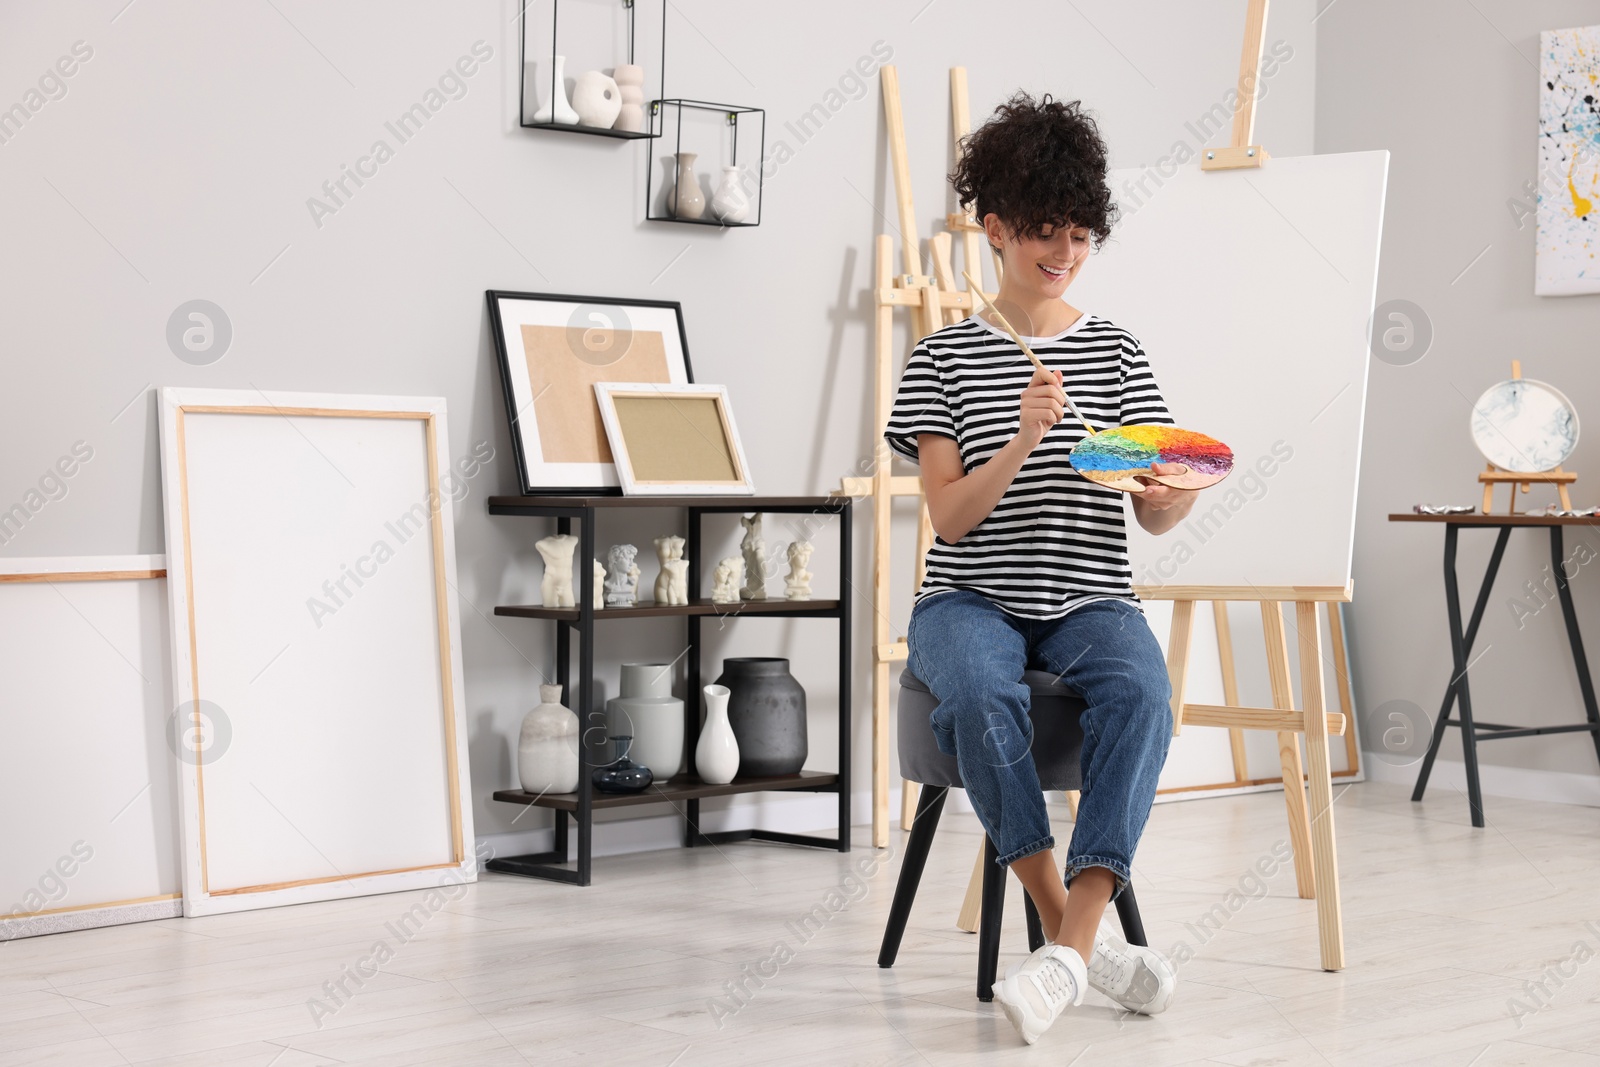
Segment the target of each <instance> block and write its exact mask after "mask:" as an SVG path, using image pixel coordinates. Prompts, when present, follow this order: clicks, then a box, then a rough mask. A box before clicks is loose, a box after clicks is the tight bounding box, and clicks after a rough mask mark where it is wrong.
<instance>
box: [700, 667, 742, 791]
mask: <svg viewBox="0 0 1600 1067" xmlns="http://www.w3.org/2000/svg"><path fill="white" fill-rule="evenodd" d="M705 695H706V719H705V722H703V723H701V724H700V743H699V744H697V745H695V747H694V769H695V773H697V774H698V775H699V776H700V780H701V781H702V782H705V783H706V784H708V785H727V784H728V783H729V782H731V781H733V776H734V775H736V774H738V773H739V741H738V739H737V738H735V737H734V736H733V727H732V725H730V724H729V722H728V687H727V686H725V685H708V686H706V687H705Z"/></svg>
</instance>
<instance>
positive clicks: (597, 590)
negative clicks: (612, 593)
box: [593, 560, 606, 608]
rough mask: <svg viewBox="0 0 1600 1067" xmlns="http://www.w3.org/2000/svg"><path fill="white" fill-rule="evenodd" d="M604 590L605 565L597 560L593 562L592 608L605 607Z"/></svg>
mask: <svg viewBox="0 0 1600 1067" xmlns="http://www.w3.org/2000/svg"><path fill="white" fill-rule="evenodd" d="M605 589H606V568H605V564H603V563H601V562H600V561H599V560H595V561H594V593H593V596H594V606H595V607H597V608H603V607H605V606H606V599H605Z"/></svg>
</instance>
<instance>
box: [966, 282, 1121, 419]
mask: <svg viewBox="0 0 1600 1067" xmlns="http://www.w3.org/2000/svg"><path fill="white" fill-rule="evenodd" d="M961 276H962V277H963V278H965V279H967V287H968V288H969V289H970V290H971V291H972V292H973V293H974V294H976V295H977V297H978V299H979V300H982V301H983V302H984V304H985V305H986V306H987V307H988V308H989V310H990V311H992V312H994V317H995V318H996V319H999V320H1000V327H1001V329H1003V330H1005V331H1006V333H1009V334H1010V335H1011V339H1012V340H1013V341H1015V342H1017V345H1018V347H1020V348H1021V349H1022V352H1023V354H1024V355H1025V356H1027V357H1028V358H1029V359H1031V360H1033V365H1034V366H1035V367H1038V368H1039V369H1040V370H1042V371H1044V372H1045V373H1046V374H1048V375H1050V376H1051V377H1054V376H1055V372H1054V371H1052V370H1051V369H1050V368H1049V367H1046V366H1045V365H1044V362H1043V361H1042V360H1040V359H1039V357H1038V356H1036V355H1034V354H1033V349H1031V348H1029V347H1028V343H1027V342H1026V341H1024V340H1023V339H1022V335H1021V334H1019V333H1018V332H1017V331H1016V330H1015V329H1013V328H1012V326H1011V322H1010V320H1008V319H1007V318H1006V316H1005V312H1003V311H1001V310H1000V309H999V308H997V307H995V306H994V301H993V300H990V299H989V298H988V297H987V296H985V295H984V293H983V287H982V286H980V285H979V284H978V283H977V282H975V281H973V280H972V275H971V274H968V273H967V272H966V271H962V272H961ZM1061 395H1062V397H1063V398H1064V399H1065V400H1066V402H1067V409H1068V410H1069V411H1071V412H1072V414H1073V415H1075V416H1077V419H1078V421H1079V422H1081V423H1083V428H1084V429H1085V430H1087V431H1089V436H1090V437H1093V436H1094V435H1095V428H1094V427H1093V426H1090V425H1089V420H1088V419H1086V418H1084V417H1083V412H1081V411H1079V410H1078V405H1076V404H1074V403H1073V402H1072V398H1071V397H1070V396H1067V394H1066V393H1065V392H1063V393H1062V394H1061Z"/></svg>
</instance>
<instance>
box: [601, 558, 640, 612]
mask: <svg viewBox="0 0 1600 1067" xmlns="http://www.w3.org/2000/svg"><path fill="white" fill-rule="evenodd" d="M638 554H639V550H638V549H637V548H635V547H634V546H633V545H612V546H611V551H610V552H608V553H606V600H605V604H606V607H608V608H631V607H633V602H634V600H635V594H636V591H637V589H638V585H639V568H638V567H637V566H636V565H635V564H634V562H633V557H634V556H636V555H638Z"/></svg>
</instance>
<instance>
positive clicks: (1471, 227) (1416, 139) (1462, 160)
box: [1316, 0, 1600, 806]
mask: <svg viewBox="0 0 1600 1067" xmlns="http://www.w3.org/2000/svg"><path fill="white" fill-rule="evenodd" d="M1596 21H1600V13H1597V9H1596V6H1595V5H1594V4H1593V3H1583V2H1581V0H1552V2H1547V3H1541V4H1522V3H1516V2H1514V0H1476V2H1475V3H1472V4H1461V3H1456V2H1445V0H1419V2H1414V3H1405V4H1394V3H1385V2H1382V0H1340V2H1339V3H1338V4H1337V5H1336V6H1335V5H1330V7H1329V8H1328V10H1327V13H1326V14H1325V15H1324V16H1323V17H1321V18H1320V19H1318V21H1317V32H1318V49H1317V60H1318V70H1317V79H1318V92H1317V123H1316V126H1317V151H1318V152H1347V151H1354V150H1359V149H1367V148H1387V149H1389V150H1390V152H1392V153H1393V156H1392V160H1391V164H1390V178H1389V202H1388V210H1387V218H1386V219H1385V220H1384V242H1383V255H1382V262H1381V267H1380V271H1379V278H1378V303H1379V304H1380V306H1381V305H1382V304H1383V302H1384V301H1387V300H1395V299H1404V300H1409V301H1412V302H1414V303H1415V304H1417V305H1419V306H1420V307H1421V308H1422V310H1423V312H1424V314H1425V315H1426V317H1427V319H1428V320H1429V321H1431V324H1432V330H1433V345H1432V348H1431V350H1429V352H1428V353H1427V355H1426V356H1424V357H1423V358H1422V359H1421V360H1420V361H1419V362H1416V363H1412V364H1410V365H1407V366H1393V365H1388V364H1385V363H1383V362H1381V361H1377V360H1375V361H1374V362H1373V364H1372V374H1371V378H1370V384H1369V386H1368V399H1367V427H1368V430H1367V437H1366V442H1365V448H1364V450H1363V452H1364V455H1363V466H1362V472H1361V494H1360V500H1359V503H1358V507H1357V527H1356V564H1355V589H1356V595H1355V602H1354V604H1353V605H1352V612H1351V616H1352V624H1351V629H1352V654H1353V656H1354V657H1355V676H1356V680H1357V685H1358V689H1359V692H1358V694H1357V697H1358V701H1359V703H1360V704H1361V706H1362V707H1365V708H1374V707H1377V706H1379V705H1381V704H1383V703H1385V702H1388V701H1395V700H1403V701H1409V702H1411V703H1412V704H1414V705H1416V706H1417V707H1419V708H1420V709H1421V710H1422V711H1423V712H1424V713H1425V714H1426V715H1427V716H1428V718H1429V719H1431V718H1432V717H1433V716H1435V715H1436V714H1437V713H1438V710H1439V703H1440V700H1441V698H1442V697H1443V695H1444V687H1445V684H1446V682H1447V681H1448V680H1449V677H1450V674H1451V659H1450V646H1449V640H1448V637H1447V634H1446V630H1445V608H1444V579H1443V567H1442V562H1441V560H1442V551H1443V548H1442V542H1443V539H1444V535H1443V531H1442V530H1440V529H1437V528H1433V527H1422V526H1407V525H1399V524H1395V523H1390V522H1388V521H1387V516H1388V515H1389V513H1391V512H1398V511H1408V510H1410V508H1411V505H1413V504H1416V503H1421V502H1428V503H1460V504H1474V505H1475V504H1478V503H1479V502H1480V496H1481V493H1480V486H1479V485H1478V483H1477V481H1476V480H1475V479H1476V476H1477V473H1478V472H1479V471H1481V470H1483V468H1484V460H1483V457H1482V456H1481V455H1480V454H1479V453H1478V451H1477V449H1476V448H1475V447H1474V446H1473V444H1472V439H1471V437H1470V436H1469V434H1468V429H1467V427H1468V419H1469V417H1470V414H1471V409H1472V403H1473V401H1475V400H1476V399H1477V398H1478V396H1479V395H1480V394H1481V393H1482V392H1483V390H1484V389H1486V388H1487V387H1488V386H1489V385H1491V384H1493V383H1494V382H1497V381H1500V380H1502V379H1504V378H1507V377H1509V376H1510V363H1511V360H1513V359H1520V360H1522V369H1523V373H1524V374H1525V375H1527V376H1528V377H1530V378H1539V379H1543V380H1545V381H1549V382H1551V383H1553V384H1554V385H1555V386H1556V387H1557V388H1559V389H1561V390H1562V391H1564V392H1565V393H1566V394H1567V396H1569V397H1570V398H1571V399H1572V401H1573V403H1574V404H1575V405H1576V406H1577V408H1578V412H1579V415H1580V418H1584V419H1590V420H1592V419H1593V418H1594V413H1595V412H1596V411H1597V410H1600V408H1597V405H1600V376H1597V374H1596V371H1595V366H1594V346H1595V338H1596V333H1597V328H1600V297H1597V296H1576V297H1536V296H1534V295H1533V279H1534V231H1535V227H1534V224H1533V222H1532V221H1531V219H1530V220H1529V221H1527V223H1526V225H1523V226H1519V225H1518V221H1517V220H1518V215H1519V213H1520V212H1519V211H1517V210H1516V209H1515V207H1516V204H1517V203H1518V202H1530V203H1531V201H1529V200H1528V195H1527V192H1526V191H1525V188H1524V186H1525V183H1529V182H1532V181H1534V179H1535V177H1536V172H1537V151H1538V149H1537V145H1538V114H1539V112H1538V103H1539V73H1538V65H1539V31H1540V30H1543V29H1558V28H1561V27H1566V26H1579V25H1588V24H1593V23H1594V22H1596ZM1480 255H1481V258H1478V257H1479V256H1480ZM1593 425H1594V423H1593V422H1592V421H1590V423H1589V427H1590V431H1589V433H1587V434H1585V435H1584V436H1583V438H1582V440H1581V441H1580V442H1579V445H1578V451H1577V454H1576V455H1575V456H1574V457H1573V459H1572V460H1571V461H1570V462H1569V463H1568V464H1567V469H1568V470H1575V471H1577V472H1578V473H1579V479H1578V482H1577V484H1576V486H1575V487H1574V488H1573V490H1572V499H1573V503H1574V505H1575V506H1578V507H1586V506H1589V505H1592V504H1594V503H1596V502H1597V500H1600V488H1597V486H1596V484H1595V479H1596V478H1597V477H1600V440H1597V438H1596V436H1595V435H1594V432H1593ZM1397 460H1398V462H1397ZM1554 500H1555V493H1554V491H1553V490H1550V489H1535V490H1534V491H1533V492H1531V493H1529V494H1528V495H1526V496H1524V497H1520V499H1519V504H1518V507H1519V510H1520V509H1525V508H1536V507H1542V506H1543V505H1545V504H1547V503H1551V502H1554ZM1506 501H1507V495H1506V490H1505V489H1504V488H1502V489H1500V490H1499V491H1498V492H1497V494H1496V502H1495V510H1497V511H1501V512H1503V511H1504V510H1505V508H1506ZM1493 543H1494V534H1493V533H1492V532H1489V531H1479V532H1475V533H1472V532H1469V533H1464V534H1463V535H1462V537H1461V548H1460V561H1459V571H1460V574H1461V582H1462V598H1463V600H1464V601H1465V602H1466V604H1465V607H1464V609H1463V610H1464V611H1470V610H1471V604H1472V598H1473V597H1475V596H1476V594H1477V588H1478V582H1479V581H1480V580H1481V579H1482V577H1483V571H1484V567H1485V566H1486V564H1487V560H1488V556H1489V552H1490V549H1491V548H1492V547H1493ZM1580 543H1583V544H1587V545H1588V549H1589V550H1588V553H1586V554H1584V555H1580V556H1578V557H1577V558H1578V559H1579V560H1582V559H1585V558H1587V559H1589V560H1591V561H1592V560H1593V559H1594V558H1595V555H1596V554H1600V536H1597V535H1596V533H1595V531H1593V530H1592V529H1587V528H1573V529H1569V530H1568V532H1567V536H1566V548H1567V552H1568V554H1569V556H1570V555H1571V554H1572V553H1573V552H1574V550H1575V549H1577V548H1578V546H1579V544H1580ZM1549 563H1550V543H1549V538H1548V537H1547V535H1546V534H1545V533H1544V532H1543V531H1539V532H1532V531H1519V532H1516V533H1514V534H1513V535H1512V539H1511V542H1510V544H1509V545H1508V547H1507V549H1506V555H1505V560H1504V562H1503V563H1502V565H1501V569H1500V576H1499V579H1498V581H1497V583H1496V585H1495V591H1494V595H1493V596H1492V597H1491V599H1490V601H1489V605H1488V607H1487V609H1486V611H1485V615H1484V620H1483V625H1482V629H1481V630H1480V632H1479V635H1478V641H1477V645H1476V647H1475V648H1474V650H1473V654H1474V656H1481V658H1479V659H1476V660H1475V661H1474V662H1473V665H1472V673H1471V687H1472V697H1473V707H1474V711H1475V713H1476V714H1477V716H1478V717H1479V718H1481V719H1485V720H1487V721H1490V722H1504V723H1516V724H1526V725H1536V724H1545V723H1563V722H1577V721H1581V720H1582V719H1583V704H1582V701H1581V697H1580V695H1579V691H1578V684H1577V678H1576V675H1575V673H1574V671H1573V666H1572V656H1571V652H1570V651H1569V649H1568V646H1567V640H1566V636H1565V633H1564V630H1563V626H1562V621H1561V611H1560V608H1559V606H1557V605H1555V604H1554V603H1552V604H1551V605H1550V606H1548V607H1545V608H1543V609H1542V610H1538V611H1537V613H1536V614H1533V615H1532V616H1531V617H1526V618H1522V619H1520V620H1519V615H1522V614H1524V612H1517V611H1514V609H1513V605H1514V604H1516V603H1517V602H1518V601H1519V600H1520V601H1521V603H1523V604H1524V605H1525V606H1526V609H1527V610H1532V609H1536V608H1538V607H1539V603H1538V601H1536V600H1534V599H1531V598H1530V597H1528V595H1527V593H1526V591H1525V588H1524V584H1525V583H1527V582H1530V581H1531V582H1534V583H1535V584H1538V583H1540V582H1542V581H1543V580H1544V579H1545V577H1546V576H1547V574H1548V572H1547V571H1546V570H1545V568H1546V567H1547V566H1548V565H1549ZM1596 575H1597V568H1596V567H1595V566H1594V564H1593V563H1592V562H1591V563H1590V565H1589V566H1587V567H1583V568H1581V569H1580V570H1579V571H1578V573H1577V574H1576V575H1575V576H1574V577H1573V579H1572V584H1573V594H1574V598H1575V600H1576V604H1577V610H1578V617H1579V621H1580V624H1581V625H1582V626H1583V627H1584V628H1585V630H1586V633H1587V637H1588V641H1589V655H1590V656H1591V657H1597V656H1600V578H1597V576H1596ZM1546 596H1547V598H1548V599H1552V600H1553V597H1551V596H1550V595H1549V594H1546ZM1519 621H1520V622H1521V625H1520V626H1519ZM1592 662H1600V661H1595V660H1592ZM1368 740H1370V739H1368ZM1460 753H1461V749H1460V739H1459V733H1458V731H1456V730H1451V731H1450V736H1449V737H1447V738H1446V739H1445V742H1444V747H1443V749H1442V751H1441V755H1442V757H1443V758H1444V759H1447V760H1459V759H1460ZM1478 758H1479V760H1480V761H1482V762H1484V763H1485V764H1490V765H1500V766H1504V767H1507V768H1526V769H1530V770H1541V771H1546V772H1557V773H1556V774H1555V775H1553V776H1550V777H1548V778H1546V779H1545V781H1546V782H1547V784H1548V785H1549V789H1548V790H1547V792H1546V794H1545V795H1547V796H1562V797H1567V798H1570V799H1574V800H1583V799H1586V798H1588V799H1589V800H1590V802H1592V792H1593V791H1592V789H1585V788H1583V787H1580V786H1567V785H1561V784H1559V783H1562V782H1564V781H1566V778H1565V777H1564V776H1566V775H1573V774H1576V775H1581V776H1583V777H1584V778H1586V779H1593V778H1594V777H1595V776H1596V765H1595V750H1594V746H1593V745H1592V744H1591V743H1590V741H1589V739H1588V737H1587V736H1585V735H1582V734H1568V735H1565V736H1560V735H1557V736H1550V737H1540V738H1527V739H1522V740H1506V741H1497V742H1495V743H1493V744H1485V745H1482V746H1480V747H1479V749H1478ZM1415 773H1416V768H1415V766H1407V767H1405V768H1404V769H1403V773H1401V774H1399V777H1403V778H1405V779H1406V780H1414V779H1415ZM1490 777H1493V776H1492V775H1491V776H1490ZM1515 777H1516V776H1509V777H1508V776H1506V775H1501V776H1499V779H1500V780H1503V781H1507V782H1509V781H1512V780H1513V779H1514V778H1515ZM1592 784H1593V783H1592V782H1591V785H1592ZM1488 787H1489V786H1488V779H1486V788H1488ZM1437 788H1438V789H1439V790H1440V791H1441V792H1442V794H1443V795H1444V796H1451V795H1452V794H1451V793H1450V791H1449V787H1448V786H1447V785H1446V784H1444V783H1443V782H1441V784H1440V785H1439V786H1438V787H1437ZM1504 788H1506V789H1508V790H1512V791H1515V790H1514V789H1513V787H1511V786H1506V787H1504ZM1430 795H1432V794H1430ZM1460 803H1462V805H1463V806H1464V805H1465V801H1464V800H1462V801H1460Z"/></svg>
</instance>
